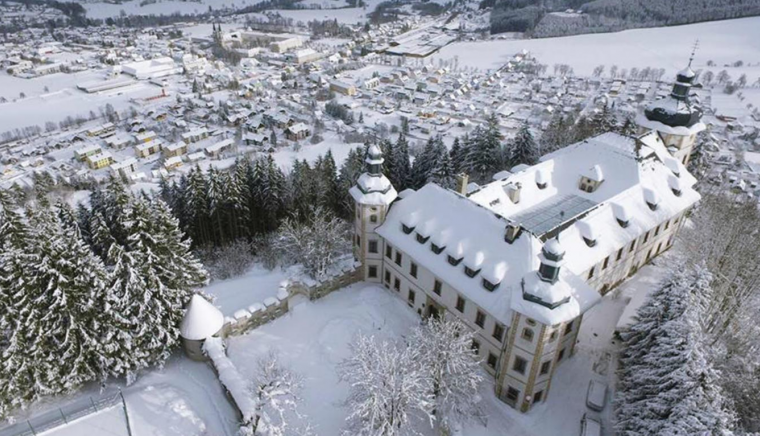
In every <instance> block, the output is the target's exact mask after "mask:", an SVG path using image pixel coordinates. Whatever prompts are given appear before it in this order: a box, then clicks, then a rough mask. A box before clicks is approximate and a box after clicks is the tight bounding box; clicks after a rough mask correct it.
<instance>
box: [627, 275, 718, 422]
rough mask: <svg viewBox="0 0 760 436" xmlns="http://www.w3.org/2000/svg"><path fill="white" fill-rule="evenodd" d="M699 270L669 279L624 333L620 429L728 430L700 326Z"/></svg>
mask: <svg viewBox="0 0 760 436" xmlns="http://www.w3.org/2000/svg"><path fill="white" fill-rule="evenodd" d="M701 280H702V279H701V278H700V274H699V273H697V274H695V273H694V272H691V271H686V270H684V269H679V270H678V271H676V272H675V273H673V274H672V276H670V277H668V278H666V279H665V280H664V281H663V283H661V285H660V286H659V287H658V288H657V289H655V290H654V291H653V292H652V294H651V295H650V298H649V300H648V301H647V302H646V303H645V304H644V305H643V306H642V307H641V309H640V310H639V312H638V313H637V321H636V323H635V324H634V325H633V326H632V327H631V329H630V331H629V332H626V333H624V334H623V341H624V346H625V349H624V351H623V353H622V356H621V369H620V371H619V376H620V383H619V388H618V391H617V396H616V399H615V404H616V407H617V412H618V420H617V424H616V428H617V431H618V433H619V434H621V435H625V436H633V435H640V434H668V435H697V434H711V435H724V434H730V428H731V426H732V416H731V414H730V413H728V412H726V411H725V400H724V397H723V393H722V391H721V389H720V387H719V385H718V383H717V378H718V374H717V372H716V371H715V370H714V369H713V367H712V365H711V364H710V363H709V361H708V359H707V355H706V348H705V344H704V338H703V334H702V330H701V328H700V316H701V306H702V305H701V304H700V301H699V299H698V298H697V296H696V295H695V294H696V293H697V292H702V291H704V289H701V286H703V285H704V283H700V281H701Z"/></svg>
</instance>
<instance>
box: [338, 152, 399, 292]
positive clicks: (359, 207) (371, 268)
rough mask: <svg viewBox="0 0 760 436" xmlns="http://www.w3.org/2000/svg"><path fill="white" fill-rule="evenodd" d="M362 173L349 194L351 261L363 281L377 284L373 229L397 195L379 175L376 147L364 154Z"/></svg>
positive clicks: (378, 254)
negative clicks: (357, 265)
mask: <svg viewBox="0 0 760 436" xmlns="http://www.w3.org/2000/svg"><path fill="white" fill-rule="evenodd" d="M364 162H365V163H366V171H365V172H364V174H362V175H361V176H359V180H357V182H356V186H354V187H352V188H351V190H350V191H349V192H350V194H351V197H353V199H354V209H355V210H354V257H355V258H356V259H357V260H359V261H360V262H361V264H362V268H363V270H364V279H365V280H367V281H370V282H377V283H379V282H380V281H381V278H380V274H381V270H382V264H383V253H382V246H383V240H382V238H381V237H380V235H378V234H377V232H376V230H377V228H378V227H379V226H380V225H381V224H382V223H383V222H384V221H385V216H386V214H387V213H388V207H389V206H390V204H391V203H392V202H393V200H395V199H396V197H397V196H398V194H397V193H396V190H395V189H394V188H393V185H392V184H391V182H390V180H388V178H387V177H385V175H384V174H383V162H385V160H384V159H383V152H382V150H380V147H378V146H377V145H372V146H370V147H369V149H368V150H367V158H366V159H365V161H364Z"/></svg>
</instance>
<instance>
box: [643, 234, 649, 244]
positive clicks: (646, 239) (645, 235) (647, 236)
mask: <svg viewBox="0 0 760 436" xmlns="http://www.w3.org/2000/svg"><path fill="white" fill-rule="evenodd" d="M648 240H649V232H646V233H644V243H645V244H646V243H647V241H648Z"/></svg>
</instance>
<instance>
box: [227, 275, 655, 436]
mask: <svg viewBox="0 0 760 436" xmlns="http://www.w3.org/2000/svg"><path fill="white" fill-rule="evenodd" d="M660 274H661V270H660V269H658V268H655V267H647V268H645V269H643V270H642V272H641V273H640V274H639V275H637V276H636V278H635V279H634V280H632V281H630V282H628V283H626V284H624V285H622V286H621V288H620V290H619V291H618V292H616V293H612V294H610V295H609V296H608V297H607V298H605V299H603V300H602V302H601V303H600V304H599V305H598V306H596V307H595V308H593V309H592V310H591V311H589V312H588V314H587V315H586V316H585V319H584V321H583V324H582V327H581V332H580V336H579V343H578V346H577V348H576V350H577V352H576V355H575V356H573V357H572V358H571V359H569V360H567V361H566V362H565V363H564V364H562V365H561V366H560V367H559V368H558V370H557V373H556V379H555V381H554V382H553V383H552V393H551V394H550V395H549V399H548V401H547V402H546V403H545V404H542V405H540V406H538V407H535V408H534V409H533V410H532V411H531V412H529V413H527V414H521V413H519V412H517V411H515V410H513V409H511V408H510V407H508V406H507V405H506V404H503V403H502V402H500V401H499V400H498V399H497V398H496V397H495V396H494V394H493V386H492V384H491V383H485V384H484V386H483V389H482V396H483V399H484V401H483V408H484V410H485V412H486V414H487V416H488V422H487V427H483V426H481V425H479V424H471V425H470V426H469V427H468V428H466V429H465V431H464V434H466V435H468V436H470V435H472V436H496V435H499V436H505V435H506V436H512V435H514V436H518V435H520V436H531V435H535V436H543V435H560V434H574V433H575V432H576V431H577V429H578V428H579V425H580V424H579V423H580V419H581V417H582V416H583V414H584V413H585V412H587V409H586V405H585V396H586V389H587V387H588V383H589V381H590V380H591V379H592V378H593V379H595V380H599V381H602V382H605V383H608V384H609V385H610V386H612V382H613V377H614V363H613V362H614V360H615V358H614V352H615V349H616V346H615V343H614V341H613V332H614V329H615V325H616V324H617V321H618V319H619V317H620V315H621V314H622V313H623V309H624V308H625V304H626V301H627V299H626V298H627V297H628V296H629V295H630V294H631V293H633V292H640V291H645V290H646V288H647V287H650V286H653V285H654V284H655V282H656V281H657V280H658V277H659V275H660ZM419 322H420V319H419V317H418V315H417V314H416V313H414V312H412V311H411V310H410V309H409V308H408V307H407V306H406V304H404V302H402V301H401V300H399V299H398V298H396V297H394V296H393V295H392V294H391V293H390V292H388V291H387V290H386V289H384V288H382V287H378V286H375V285H369V284H367V283H358V284H356V285H353V286H350V287H348V288H346V289H343V290H340V291H337V292H335V293H333V294H331V295H328V296H327V297H325V298H323V299H322V300H318V301H315V302H311V303H303V304H301V305H299V306H297V307H296V308H295V309H294V310H293V313H291V314H289V315H286V316H285V317H283V318H280V319H277V320H275V321H273V322H271V323H269V324H267V325H264V326H262V327H260V328H258V329H256V330H253V331H251V332H250V333H248V334H247V335H245V336H241V337H233V338H230V339H229V340H228V354H229V356H230V358H231V360H232V361H233V362H234V363H235V365H236V366H237V368H238V370H239V371H240V372H241V374H243V376H249V377H252V376H253V374H254V373H255V371H256V366H257V362H258V361H259V360H260V359H262V358H264V357H266V356H267V355H268V354H269V353H270V352H275V353H276V354H277V355H278V356H279V357H280V360H281V362H282V363H283V364H285V365H287V366H289V367H290V368H291V369H292V370H294V371H295V372H297V373H298V374H300V375H301V376H303V378H304V389H303V392H302V393H301V396H302V398H303V401H302V404H301V407H300V410H301V412H302V413H304V414H306V415H307V416H308V417H309V421H310V422H311V423H312V424H313V425H314V426H315V427H316V433H317V434H319V435H335V434H338V433H339V431H340V429H341V427H342V425H343V422H344V419H345V417H346V414H347V411H346V409H345V408H344V407H343V405H342V403H343V401H344V400H345V398H346V395H347V393H348V387H347V386H346V385H345V384H343V383H341V382H340V381H339V380H338V375H337V372H336V365H337V364H338V363H339V362H341V361H342V360H343V359H344V358H346V357H348V353H349V344H350V343H351V341H352V340H353V339H354V338H355V337H357V335H358V334H360V333H361V334H365V335H374V336H375V337H376V338H377V339H395V340H403V338H404V337H405V336H406V335H407V334H409V332H410V330H411V329H412V328H413V327H414V326H415V325H417V324H418V323H419ZM610 411H611V407H610V406H609V404H608V406H607V407H606V408H605V410H604V412H603V416H602V418H603V421H604V422H605V423H609V418H610ZM592 413H593V412H592ZM427 434H430V435H432V434H433V432H432V430H430V431H428V433H427Z"/></svg>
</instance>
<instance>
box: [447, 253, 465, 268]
mask: <svg viewBox="0 0 760 436" xmlns="http://www.w3.org/2000/svg"><path fill="white" fill-rule="evenodd" d="M462 259H464V258H463V257H460V258H459V259H457V258H456V257H454V256H451V255H449V256H448V261H449V265H452V266H457V265H459V263H460V262H462Z"/></svg>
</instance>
